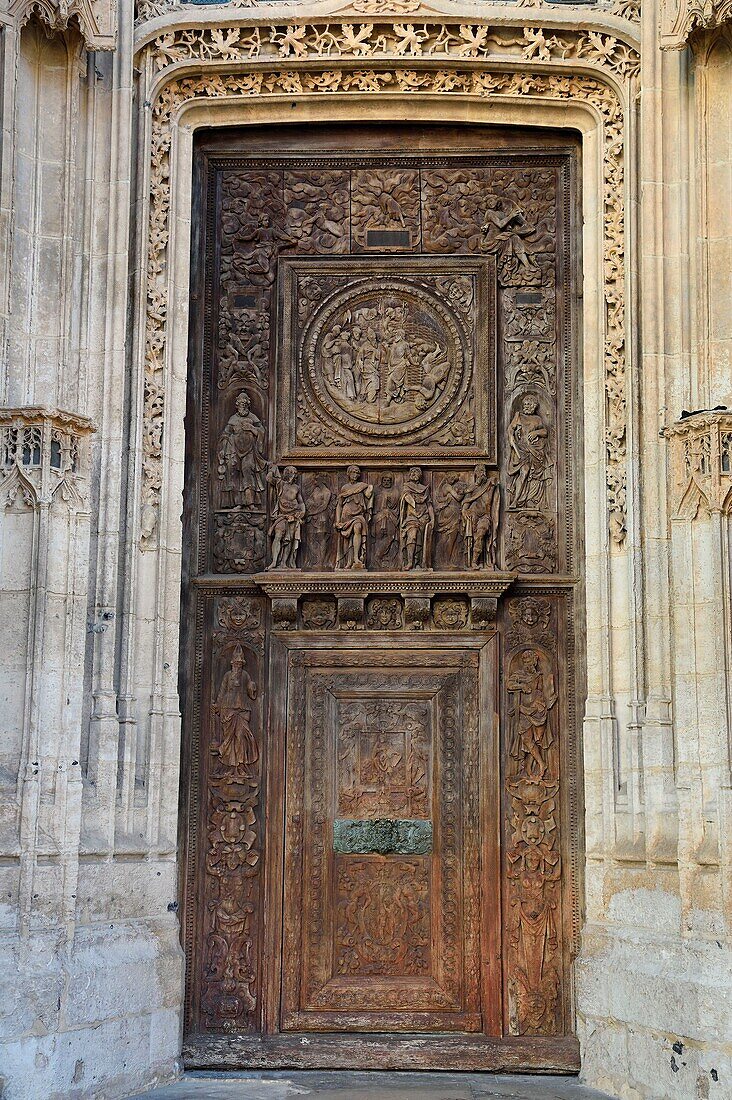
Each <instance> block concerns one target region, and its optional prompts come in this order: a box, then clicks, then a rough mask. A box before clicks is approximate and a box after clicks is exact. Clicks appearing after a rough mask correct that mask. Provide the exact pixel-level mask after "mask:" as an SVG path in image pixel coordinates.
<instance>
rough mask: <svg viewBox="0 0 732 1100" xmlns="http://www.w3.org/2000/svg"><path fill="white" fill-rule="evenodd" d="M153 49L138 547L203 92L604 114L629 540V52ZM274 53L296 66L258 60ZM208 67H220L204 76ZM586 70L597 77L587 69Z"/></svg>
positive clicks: (512, 44) (608, 347) (406, 36)
mask: <svg viewBox="0 0 732 1100" xmlns="http://www.w3.org/2000/svg"><path fill="white" fill-rule="evenodd" d="M148 49H149V54H150V60H151V63H152V66H153V69H154V70H156V71H157V73H158V74H159V76H161V77H162V76H164V74H166V70H171V74H170V80H168V81H167V82H163V81H162V80H161V82H160V84H159V85H158V91H157V94H156V96H155V98H154V101H153V103H152V132H151V172H150V220H149V231H148V254H147V317H146V336H145V347H146V352H145V395H144V410H143V421H144V422H143V478H142V496H143V501H142V505H143V506H142V522H141V539H140V545H141V547H142V548H143V549H152V548H154V547H155V546H156V545H157V534H156V531H157V522H158V512H159V505H160V492H161V488H162V484H163V477H162V464H163V454H162V438H163V423H164V415H165V407H164V406H165V377H166V374H165V372H166V362H167V355H168V350H167V349H168V257H167V253H168V245H169V240H170V211H171V185H170V172H171V165H170V150H171V142H172V132H173V127H174V119H175V117H176V116H177V114H178V112H179V110H180V108H181V107H182V105H183V104H184V103H185V102H186V101H190V100H194V99H220V98H227V97H232V98H242V97H246V98H251V97H265V96H278V95H287V96H291V97H298V96H312V95H313V94H325V95H333V94H338V95H343V94H358V95H362V94H364V93H367V94H370V95H371V94H374V95H377V94H380V93H385V94H388V95H394V94H395V93H401V94H407V95H433V94H435V93H440V94H442V95H449V96H451V97H452V96H472V97H478V98H491V97H500V98H504V97H509V98H515V97H530V99H531V101H537V100H546V101H557V100H564V101H570V102H572V101H574V102H578V103H582V104H584V105H588V106H590V107H591V108H592V109H593V110H594V111H595V112H596V113H597V114H598V115H599V116H600V118H601V119H602V127H603V173H604V181H603V182H604V186H603V195H604V200H603V203H604V207H603V239H604V243H603V253H604V266H603V274H604V288H603V292H604V300H605V324H604V367H605V397H606V409H605V452H606V453H605V466H606V481H607V509H608V519H609V525H610V531H611V536H612V539H613V542H614V543H615V544H616V545H618V546H622V545H623V543H624V540H625V532H626V518H625V517H626V458H627V443H626V357H627V347H626V334H625V323H626V313H625V200H624V186H625V185H624V146H625V113H624V112H625V107H624V101H623V98H622V97H621V96H620V94H619V92H618V86H619V85H620V86H622V85H623V84H628V83H629V82H632V81H634V80H635V78H636V76H637V73H638V68H639V57H638V54H637V52H636V51H635V49H634V47H633V46H632V45H631V44H629V43H627V42H624V41H622V40H620V39H619V38H615V37H613V36H611V35H609V34H601V33H598V32H595V31H584V30H581V31H569V30H567V31H564V30H563V31H562V32H561V34H560V33H555V30H554V29H552V30H548V29H546V28H541V27H530V26H525V27H491V26H489V25H483V24H476V25H468V24H462V25H459V26H456V25H454V24H444V23H439V24H438V23H435V24H431V23H424V24H420V25H419V26H417V25H415V24H411V23H404V24H402V23H367V24H361V25H358V26H356V25H354V24H340V23H339V24H337V25H331V24H325V25H320V24H317V25H316V24H312V23H302V24H300V23H292V24H288V25H284V26H283V25H278V26H247V27H236V26H229V27H226V26H219V27H200V28H189V29H176V30H171V31H168V32H166V33H164V34H161V35H160V36H159V37H158V38H157V39H155V41H154V43H153V44H152V45H151V46H149V47H148ZM267 59H270V60H271V61H272V62H275V64H276V63H277V62H280V63H281V62H285V63H286V64H287V66H288V67H287V68H286V69H281V68H279V67H278V68H273V69H270V70H268V69H267V68H265V67H259V65H257V67H255V63H257V62H259V64H261V62H262V61H266V60H267ZM366 59H368V62H367V60H366ZM222 63H224V64H226V65H228V66H236V71H235V72H229V73H226V72H223V73H222V72H221V65H222ZM189 65H192V66H195V67H196V75H190V76H189V75H184V72H182V71H181V70H185V68H186V67H187V66H189ZM202 65H203V66H204V67H206V66H209V65H210V66H211V67H212V71H211V72H210V73H206V72H205V71H204V72H203V73H201V66H202ZM527 65H528V66H529V67H530V70H531V71H527ZM580 68H581V69H582V70H583V71H582V72H577V71H576V70H577V69H580ZM588 69H590V70H595V73H594V74H593V75H589V74H588V72H587V70H588ZM494 70H495V71H494ZM628 99H630V95H629V96H628Z"/></svg>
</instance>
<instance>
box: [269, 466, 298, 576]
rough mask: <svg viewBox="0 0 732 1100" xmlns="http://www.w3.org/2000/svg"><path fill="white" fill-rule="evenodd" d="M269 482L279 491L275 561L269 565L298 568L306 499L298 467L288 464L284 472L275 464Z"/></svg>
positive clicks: (274, 526) (273, 527) (274, 512)
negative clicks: (298, 480)
mask: <svg viewBox="0 0 732 1100" xmlns="http://www.w3.org/2000/svg"><path fill="white" fill-rule="evenodd" d="M267 481H268V482H269V483H270V485H272V486H274V490H275V499H274V505H273V508H272V522H271V523H270V525H269V534H270V537H271V539H272V562H271V564H270V565H269V566H268V567H267V568H268V569H294V568H295V566H296V564H297V551H298V547H299V546H300V538H301V535H302V524H303V520H304V519H305V502H304V500H303V499H302V495H301V493H300V486H299V485H298V484H297V470H296V469H295V467H294V466H285V468H284V470H283V472H282V474H281V475H280V471H279V469H278V468H277V467H276V466H275V467H273V469H272V470H271V471H270V473H269V474H268V475H267Z"/></svg>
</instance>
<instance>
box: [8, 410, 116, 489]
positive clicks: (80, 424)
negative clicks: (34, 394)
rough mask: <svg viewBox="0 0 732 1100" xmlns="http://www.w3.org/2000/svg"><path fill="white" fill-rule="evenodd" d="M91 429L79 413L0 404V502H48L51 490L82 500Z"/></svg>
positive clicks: (89, 423) (90, 424)
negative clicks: (8, 406)
mask: <svg viewBox="0 0 732 1100" xmlns="http://www.w3.org/2000/svg"><path fill="white" fill-rule="evenodd" d="M94 431H95V428H94V426H93V424H92V422H91V420H89V419H88V417H85V416H78V415H77V414H76V413H68V412H64V411H62V410H60V409H45V408H42V407H40V406H24V407H22V408H14V409H10V408H4V409H0V505H2V507H5V508H7V507H10V506H11V505H13V504H14V503H15V502H16V501H17V500H20V501H21V502H22V503H23V504H25V505H26V506H27V507H35V506H36V505H38V504H44V503H45V504H50V503H51V502H52V500H53V499H54V497H55V496H56V494H57V493H60V495H61V497H62V498H63V499H64V500H66V501H67V502H69V501H71V502H73V503H74V504H76V505H77V506H79V507H82V506H83V505H84V504H85V502H86V487H87V468H88V461H87V454H86V445H85V444H86V440H87V438H88V436H89V435H90V434H91V433H92V432H94Z"/></svg>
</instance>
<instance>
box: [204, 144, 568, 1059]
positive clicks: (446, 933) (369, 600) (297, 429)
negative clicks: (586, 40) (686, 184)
mask: <svg viewBox="0 0 732 1100" xmlns="http://www.w3.org/2000/svg"><path fill="white" fill-rule="evenodd" d="M406 137H407V135H406V133H405V132H404V131H401V130H400V129H399V128H398V127H394V128H393V129H392V130H389V128H386V129H385V128H382V129H381V130H380V131H379V134H378V135H377V134H376V133H375V132H373V131H370V130H369V129H368V127H366V126H364V127H360V128H357V127H351V128H346V127H344V128H340V129H339V128H337V127H332V128H331V129H330V130H327V131H326V130H325V129H323V130H322V132H321V131H319V130H317V128H316V130H315V131H314V133H313V135H311V137H310V138H309V139H308V142H309V143H308V146H307V148H305V147H302V146H301V145H300V144H298V142H299V139H298V137H297V135H296V134H295V133H294V132H292V131H290V130H289V129H287V128H283V129H282V131H281V133H279V137H278V138H277V144H276V146H275V145H273V144H272V142H273V141H274V140H275V139H274V138H267V137H266V136H264V135H262V136H257V135H256V134H255V135H254V136H253V138H251V139H248V140H247V145H246V149H245V148H244V146H243V145H242V143H241V139H239V138H237V137H236V136H227V135H225V134H224V135H218V136H213V135H211V136H208V137H206V136H204V137H202V138H199V139H198V143H197V147H196V164H197V176H196V178H197V180H198V185H197V187H198V190H197V194H196V196H195V203H194V212H195V217H196V219H197V224H198V225H199V228H200V233H199V236H198V237H197V238H196V239H197V242H198V243H197V245H196V247H197V248H198V249H199V253H198V256H197V258H196V260H195V262H194V271H195V272H198V274H197V275H196V278H195V279H194V285H193V288H192V294H193V297H192V302H193V303H194V306H195V309H194V310H193V322H192V329H191V375H192V379H193V380H192V382H191V386H190V396H189V409H188V422H187V423H188V434H187V439H188V443H187V448H188V450H187V471H188V474H187V500H186V514H185V523H186V525H187V526H186V529H187V532H188V537H187V546H188V553H187V559H186V562H185V576H186V580H185V582H184V597H183V598H184V606H185V607H186V608H187V613H186V614H185V615H184V621H185V624H186V625H185V627H184V638H183V643H184V651H185V652H186V653H187V654H188V657H187V662H188V663H187V673H186V683H185V685H184V698H185V700H186V701H187V703H186V705H185V707H184V714H185V716H186V718H185V721H186V744H187V745H188V755H187V765H186V766H187V768H188V776H187V788H186V789H187V790H188V792H189V793H188V805H187V811H186V812H187V819H186V820H187V825H186V830H187V831H186V838H185V845H186V852H187V864H186V865H187V878H186V885H185V905H184V909H185V913H184V928H185V947H186V954H187V965H188V978H187V1025H186V1026H187V1036H188V1038H187V1046H186V1058H187V1060H188V1063H189V1064H191V1065H194V1064H202V1065H203V1064H207V1065H211V1064H222V1065H223V1064H227V1065H232V1064H241V1065H244V1064H246V1065H256V1064H282V1065H292V1064H303V1065H305V1064H311V1065H322V1064H326V1063H327V1064H331V1065H336V1064H350V1065H351V1066H356V1065H361V1066H363V1067H364V1068H370V1067H376V1066H379V1065H388V1064H390V1062H389V1059H390V1058H392V1057H395V1054H394V1051H396V1050H398V1049H400V1047H399V1044H404V1043H407V1042H408V1040H409V1036H413V1035H418V1034H420V1033H421V1034H424V1033H430V1034H432V1035H433V1036H435V1041H434V1043H432V1044H431V1046H430V1050H429V1051H428V1050H426V1049H423V1048H420V1049H421V1053H420V1054H419V1055H418V1058H419V1059H421V1061H420V1063H419V1064H420V1065H423V1066H424V1067H425V1068H498V1067H499V1066H502V1065H507V1064H514V1065H520V1066H523V1067H524V1068H535V1069H542V1068H543V1069H566V1070H571V1069H573V1068H576V1066H577V1064H578V1063H577V1059H578V1054H577V1050H578V1048H577V1042H576V1039H575V1036H574V1024H573V1005H572V999H571V998H572V991H571V984H570V981H569V966H570V962H571V959H572V957H573V953H574V951H575V950H576V946H577V944H576V936H577V927H578V914H577V897H578V884H577V880H576V864H577V852H578V846H579V843H580V838H579V835H578V825H577V822H578V820H579V817H578V815H579V807H578V804H577V751H578V750H577V730H576V707H575V698H576V694H577V691H578V690H579V689H578V684H577V679H578V677H579V676H580V675H581V670H580V669H578V667H577V662H576V659H575V636H574V622H575V617H576V607H577V601H578V600H580V599H581V588H580V587H578V583H579V582H578V578H577V576H576V575H575V574H576V569H577V565H576V563H577V561H578V544H577V539H578V531H579V530H580V529H581V514H579V513H578V511H577V494H576V490H575V488H574V486H575V479H576V472H575V468H576V465H577V462H578V461H579V455H578V451H577V447H576V442H575V425H574V422H573V418H572V407H573V398H574V395H575V388H576V385H577V381H576V367H575V364H576V349H577V337H576V334H575V332H574V327H573V312H572V302H573V294H574V293H575V291H576V286H577V282H576V280H577V272H576V271H575V269H574V266H573V264H574V260H573V255H574V253H573V250H572V241H573V240H574V239H575V237H574V235H575V234H576V232H577V212H576V193H575V190H574V187H575V184H574V180H575V172H576V163H575V161H576V149H575V147H574V146H573V145H572V144H567V143H566V142H565V144H564V145H563V146H562V147H561V148H558V147H556V146H555V145H552V144H550V143H549V142H547V141H544V142H543V144H542V143H540V144H538V145H537V144H535V143H532V141H531V139H530V138H529V137H528V136H527V135H521V134H518V135H514V136H513V137H511V138H510V139H509V138H500V139H499V138H497V137H496V136H495V135H493V134H492V133H491V132H490V131H489V130H484V131H482V132H481V133H480V134H478V133H477V132H473V131H468V132H466V134H465V135H464V136H463V137H462V138H461V139H460V140H459V141H458V140H457V139H456V138H455V136H454V135H451V134H448V133H446V132H445V131H443V130H440V129H439V128H435V129H433V130H429V129H425V130H424V131H420V134H419V141H418V142H417V144H416V145H415V146H414V147H415V148H416V149H417V150H418V151H417V152H415V153H414V154H413V155H411V154H410V155H406V154H405V153H404V152H403V151H402V150H403V149H404V148H410V147H411V146H410V142H409V141H407V140H406ZM405 142H406V143H405ZM258 143H259V144H258ZM354 149H359V150H361V151H360V152H357V153H356V152H352V150H354ZM580 687H581V683H580ZM302 1035H308V1036H309V1037H310V1038H308V1040H307V1043H305V1045H303V1044H304V1040H303V1041H302V1042H301V1040H300V1038H299V1036H302ZM368 1036H371V1038H370V1039H368V1038H367V1037H368ZM303 1051H307V1052H309V1053H303ZM268 1059H269V1061H267V1060H268ZM293 1059H294V1061H293ZM308 1059H310V1061H308ZM511 1059H513V1062H511ZM507 1060H508V1061H507Z"/></svg>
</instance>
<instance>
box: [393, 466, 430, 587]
mask: <svg viewBox="0 0 732 1100" xmlns="http://www.w3.org/2000/svg"><path fill="white" fill-rule="evenodd" d="M434 529H435V510H434V508H433V507H432V497H431V495H430V489H429V485H424V484H423V483H422V471H421V469H420V468H419V466H412V468H411V470H410V471H409V476H408V478H407V484H406V485H405V487H404V491H403V493H402V495H401V499H400V501H399V532H400V543H401V552H402V566H403V567H404V569H416V568H418V567H421V568H422V569H431V568H432V533H433V531H434Z"/></svg>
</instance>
